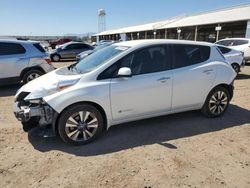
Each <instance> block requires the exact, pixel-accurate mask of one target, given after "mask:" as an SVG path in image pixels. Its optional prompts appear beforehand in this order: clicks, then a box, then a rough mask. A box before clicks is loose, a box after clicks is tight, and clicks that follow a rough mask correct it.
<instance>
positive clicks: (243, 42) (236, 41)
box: [216, 38, 250, 61]
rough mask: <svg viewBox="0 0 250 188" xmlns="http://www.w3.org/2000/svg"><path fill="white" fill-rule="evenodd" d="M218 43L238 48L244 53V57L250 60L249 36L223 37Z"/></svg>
mask: <svg viewBox="0 0 250 188" xmlns="http://www.w3.org/2000/svg"><path fill="white" fill-rule="evenodd" d="M216 44H219V45H222V46H228V47H230V48H232V49H234V50H238V51H241V52H243V53H244V58H245V60H246V61H250V39H247V38H228V39H223V40H220V41H218V42H216Z"/></svg>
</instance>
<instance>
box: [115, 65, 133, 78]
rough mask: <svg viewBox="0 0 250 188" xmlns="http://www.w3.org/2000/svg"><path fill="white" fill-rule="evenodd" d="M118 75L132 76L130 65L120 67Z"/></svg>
mask: <svg viewBox="0 0 250 188" xmlns="http://www.w3.org/2000/svg"><path fill="white" fill-rule="evenodd" d="M117 76H118V77H131V76H132V72H131V69H130V68H128V67H122V68H120V69H119V71H118V74H117Z"/></svg>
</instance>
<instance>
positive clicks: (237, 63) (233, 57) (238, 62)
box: [217, 45, 245, 73]
mask: <svg viewBox="0 0 250 188" xmlns="http://www.w3.org/2000/svg"><path fill="white" fill-rule="evenodd" d="M217 46H218V48H219V50H220V51H221V53H222V54H223V55H224V57H225V58H226V60H227V62H228V63H230V65H231V66H232V68H233V69H234V70H235V72H236V73H239V72H240V68H241V67H243V66H244V65H245V59H244V53H243V52H241V51H238V50H234V49H231V48H227V47H225V46H221V45H217Z"/></svg>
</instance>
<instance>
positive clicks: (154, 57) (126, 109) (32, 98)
mask: <svg viewBox="0 0 250 188" xmlns="http://www.w3.org/2000/svg"><path fill="white" fill-rule="evenodd" d="M236 75H237V74H236V73H235V71H234V70H233V69H232V67H231V66H230V65H229V64H228V63H227V62H226V61H225V58H224V57H223V56H222V55H221V53H220V52H219V50H218V49H217V47H216V46H215V45H213V44H210V43H202V42H192V41H180V40H138V41H128V42H122V43H115V44H112V45H111V46H108V47H106V48H103V49H101V50H98V51H97V52H95V53H93V54H92V55H90V56H88V57H86V58H85V59H83V60H82V61H81V62H80V63H78V64H75V65H73V66H72V65H71V66H69V67H63V68H60V69H57V70H55V71H53V72H51V73H49V74H47V75H45V76H42V77H40V78H38V79H37V80H34V81H32V82H30V83H28V84H27V85H25V87H22V88H21V89H20V90H19V91H18V92H17V94H16V96H15V101H16V102H15V110H14V112H15V115H16V117H17V119H19V120H20V121H22V124H23V127H24V128H25V127H26V126H31V125H35V126H37V125H38V124H40V125H48V124H52V127H53V130H54V131H55V132H58V133H59V135H60V137H61V138H62V140H63V141H65V142H66V143H71V144H86V143H88V142H91V141H92V140H94V139H95V138H97V137H98V136H99V135H100V134H101V132H102V131H104V130H107V129H109V128H110V127H111V126H113V125H116V124H120V123H124V122H129V121H134V120H139V119H144V118H151V117H155V116H161V115H166V114H172V113H177V112H183V111H188V110H199V109H201V111H202V112H203V114H205V115H206V116H208V117H212V118H214V117H218V116H221V115H222V114H223V113H224V112H225V111H226V109H227V107H228V105H229V102H230V100H231V99H232V97H233V81H234V79H235V77H236ZM41 91H42V92H41ZM201 126H202V125H201Z"/></svg>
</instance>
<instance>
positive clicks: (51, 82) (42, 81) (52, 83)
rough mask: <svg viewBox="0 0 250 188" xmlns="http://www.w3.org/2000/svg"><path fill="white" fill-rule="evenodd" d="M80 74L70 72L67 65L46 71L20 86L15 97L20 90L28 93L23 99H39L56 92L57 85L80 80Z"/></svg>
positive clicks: (71, 83) (69, 83)
mask: <svg viewBox="0 0 250 188" xmlns="http://www.w3.org/2000/svg"><path fill="white" fill-rule="evenodd" d="M82 76H83V75H82V74H72V73H71V72H70V71H69V70H68V68H67V67H63V68H61V69H57V70H55V71H52V72H50V73H47V74H45V75H43V76H41V77H39V78H36V79H35V80H33V81H31V82H29V83H27V84H26V85H24V86H23V87H21V88H20V89H19V90H18V92H17V93H16V96H15V97H16V98H17V97H18V95H19V94H20V93H21V92H27V93H30V94H29V95H28V96H26V98H25V100H29V99H39V98H43V97H45V96H48V95H51V94H53V93H56V92H58V88H59V87H64V86H67V85H73V84H75V83H76V82H78V81H79V80H80V78H81V77H82Z"/></svg>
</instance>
